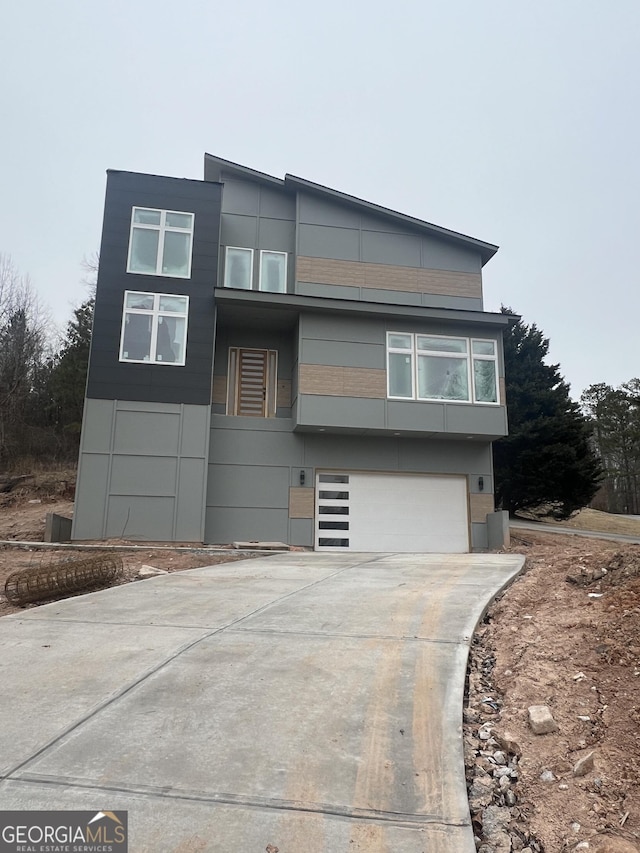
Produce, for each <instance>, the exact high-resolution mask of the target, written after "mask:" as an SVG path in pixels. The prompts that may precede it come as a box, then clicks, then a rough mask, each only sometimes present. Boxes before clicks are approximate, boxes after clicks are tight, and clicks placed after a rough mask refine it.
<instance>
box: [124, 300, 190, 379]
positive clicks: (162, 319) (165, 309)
mask: <svg viewBox="0 0 640 853" xmlns="http://www.w3.org/2000/svg"><path fill="white" fill-rule="evenodd" d="M188 314H189V297H188V296H175V295H172V294H169V293H140V292H137V291H132V290H127V291H125V294H124V309H123V316H122V333H121V336H120V361H128V362H135V363H142V364H147V363H151V364H172V365H174V366H181V365H184V363H185V358H186V349H187V319H188Z"/></svg>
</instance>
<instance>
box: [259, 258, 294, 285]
mask: <svg viewBox="0 0 640 853" xmlns="http://www.w3.org/2000/svg"><path fill="white" fill-rule="evenodd" d="M258 286H259V289H260V290H266V291H268V292H269V293H285V292H286V290H287V253H286V252H271V251H266V250H265V249H262V250H261V251H260V280H259V285H258Z"/></svg>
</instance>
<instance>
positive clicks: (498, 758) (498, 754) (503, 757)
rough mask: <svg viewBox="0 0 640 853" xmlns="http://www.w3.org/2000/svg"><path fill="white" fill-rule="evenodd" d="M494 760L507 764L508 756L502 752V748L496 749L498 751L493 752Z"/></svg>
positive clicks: (497, 762)
mask: <svg viewBox="0 0 640 853" xmlns="http://www.w3.org/2000/svg"><path fill="white" fill-rule="evenodd" d="M493 760H494V761H495V763H496V764H506V763H507V756H506V755H505V753H504V752H502V750H500V749H496V751H495V752H494V753H493Z"/></svg>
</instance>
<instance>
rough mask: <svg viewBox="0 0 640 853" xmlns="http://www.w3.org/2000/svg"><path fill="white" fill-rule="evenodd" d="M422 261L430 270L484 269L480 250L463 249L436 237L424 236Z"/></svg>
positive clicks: (422, 264)
mask: <svg viewBox="0 0 640 853" xmlns="http://www.w3.org/2000/svg"><path fill="white" fill-rule="evenodd" d="M421 242H422V263H421V266H423V267H424V268H425V269H428V270H455V271H457V272H475V273H479V272H481V270H482V259H481V257H480V254H479V252H474V251H473V250H471V249H463V248H461V247H460V246H456V245H454V244H453V243H450V242H449V241H447V240H438V239H437V238H436V237H424V236H423V237H422V238H421Z"/></svg>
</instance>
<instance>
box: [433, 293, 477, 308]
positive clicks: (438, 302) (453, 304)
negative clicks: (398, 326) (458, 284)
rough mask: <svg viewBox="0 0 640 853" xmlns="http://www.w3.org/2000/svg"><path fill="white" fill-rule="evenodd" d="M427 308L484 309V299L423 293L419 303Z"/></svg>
mask: <svg viewBox="0 0 640 853" xmlns="http://www.w3.org/2000/svg"><path fill="white" fill-rule="evenodd" d="M419 304H421V305H424V306H425V307H426V308H457V309H458V310H460V311H482V307H483V302H482V299H472V298H471V297H470V296H440V295H438V294H436V293H423V294H422V300H421V302H420V303H419Z"/></svg>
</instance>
